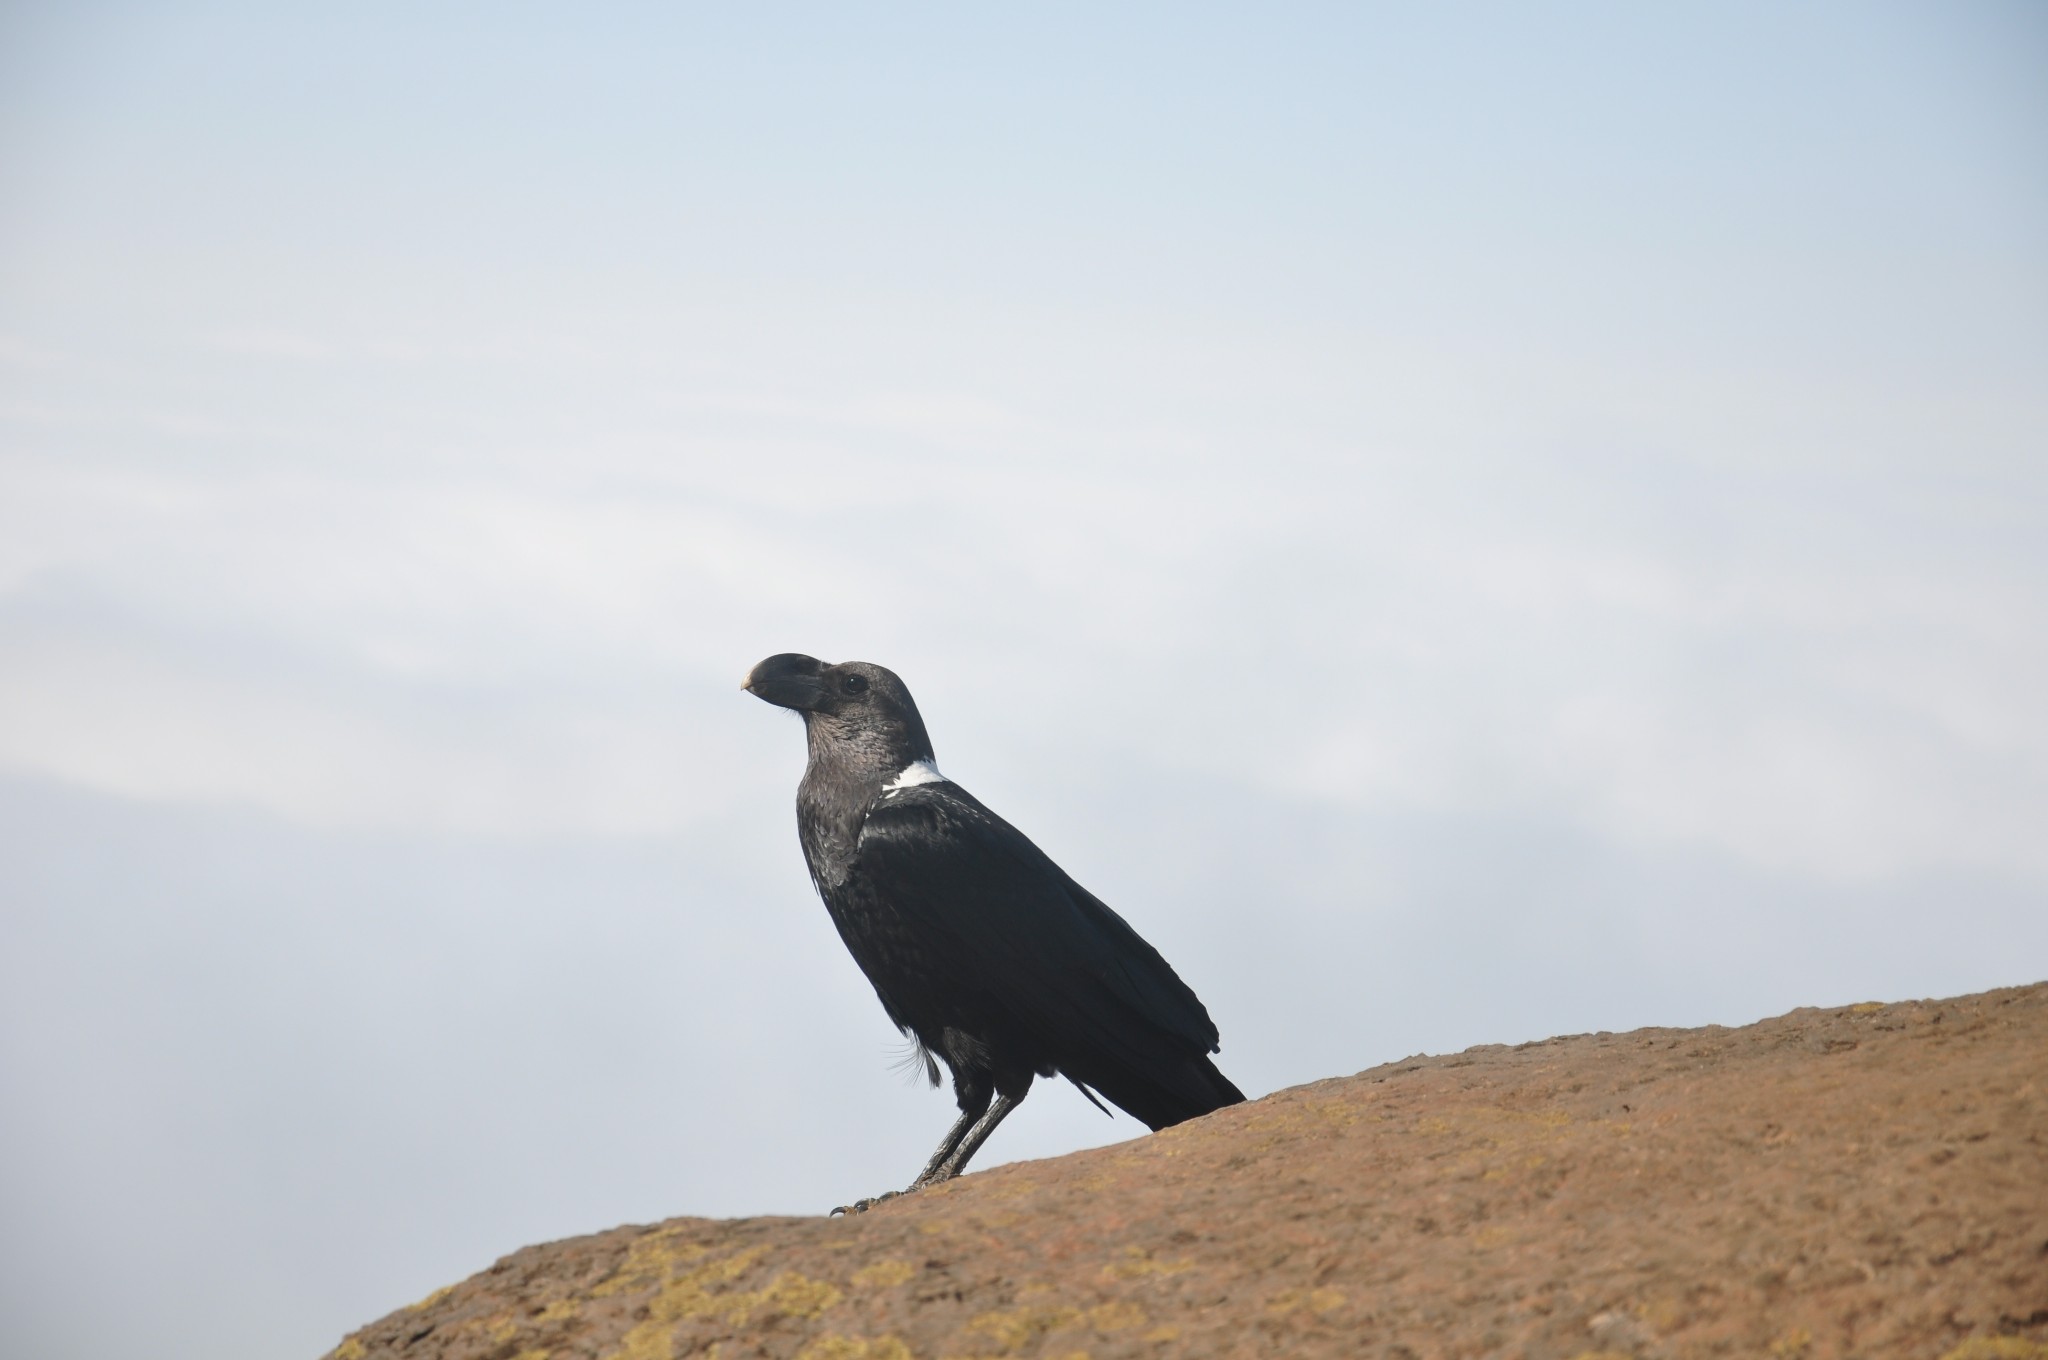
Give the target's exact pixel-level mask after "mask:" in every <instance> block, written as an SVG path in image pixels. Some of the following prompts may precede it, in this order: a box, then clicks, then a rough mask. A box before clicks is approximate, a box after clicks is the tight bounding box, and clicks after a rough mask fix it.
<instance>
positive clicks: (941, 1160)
mask: <svg viewBox="0 0 2048 1360" xmlns="http://www.w3.org/2000/svg"><path fill="white" fill-rule="evenodd" d="M987 1109H988V1104H987V1102H986V1100H984V1101H983V1103H982V1105H981V1106H980V1108H978V1109H967V1110H962V1111H961V1112H960V1117H959V1118H958V1119H956V1120H954V1121H953V1127H952V1128H950V1129H947V1130H946V1136H945V1137H944V1138H941V1139H940V1140H939V1146H938V1150H937V1151H935V1152H933V1153H932V1155H931V1160H929V1161H927V1162H926V1163H925V1164H924V1170H922V1171H920V1172H918V1173H917V1179H916V1180H914V1181H912V1182H911V1183H910V1188H911V1189H913V1190H916V1189H919V1188H921V1187H923V1186H927V1185H930V1184H931V1183H932V1181H933V1179H934V1178H935V1177H937V1178H938V1179H944V1178H943V1177H939V1176H938V1170H939V1168H940V1167H942V1166H944V1165H945V1164H946V1159H947V1158H948V1157H951V1156H952V1155H953V1150H954V1149H955V1148H957V1147H959V1146H960V1140H961V1139H963V1138H965V1137H967V1135H968V1134H969V1133H970V1132H972V1131H973V1129H974V1123H975V1121H976V1120H978V1119H980V1118H981V1117H982V1115H983V1114H984V1113H985V1112H986V1111H987Z"/></svg>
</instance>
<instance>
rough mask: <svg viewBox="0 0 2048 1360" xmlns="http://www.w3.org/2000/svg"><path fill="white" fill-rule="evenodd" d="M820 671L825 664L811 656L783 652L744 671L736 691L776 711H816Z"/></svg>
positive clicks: (821, 688) (820, 691) (822, 691)
mask: <svg viewBox="0 0 2048 1360" xmlns="http://www.w3.org/2000/svg"><path fill="white" fill-rule="evenodd" d="M824 671H825V663H824V662H822V661H820V660H818V658H816V657H814V656H805V655H803V654H802V653H801V652H783V653H780V654H779V655H776V656H771V657H769V658H768V659H767V660H766V661H763V662H762V663H761V664H760V665H758V666H756V667H754V669H752V670H750V671H748V672H747V678H746V679H744V680H742V681H741V682H740V688H741V689H743V690H745V691H746V692H747V693H749V694H751V695H753V696H754V697H755V698H756V699H761V700H764V701H765V702H767V703H771V704H774V705H775V706H776V707H777V708H794V709H796V710H798V711H799V712H802V711H805V710H809V709H813V708H816V707H817V706H818V700H819V699H821V698H823V697H824V694H825V682H824V679H823V675H824Z"/></svg>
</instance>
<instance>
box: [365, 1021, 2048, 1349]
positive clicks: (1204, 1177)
mask: <svg viewBox="0 0 2048 1360" xmlns="http://www.w3.org/2000/svg"><path fill="white" fill-rule="evenodd" d="M330 1354H331V1358H332V1360H373V1358H375V1360H383V1358H384V1357H403V1360H601V1358H602V1357H619V1358H620V1360H666V1358H667V1357H671V1356H689V1355H703V1356H712V1355H715V1356H717V1357H719V1360H738V1358H739V1357H756V1356H772V1357H778V1358H782V1357H797V1358H798V1360H912V1357H916V1358H917V1360H927V1358H929V1357H956V1356H957V1357H967V1356H1042V1357H1076V1356H1085V1357H1090V1358H1091V1360H1112V1358H1113V1357H1125V1356H1143V1357H1154V1356H1158V1357H1168V1356H1274V1355H1286V1356H1370V1357H1383V1358H1384V1360H1422V1358H1423V1357H1436V1356H1482V1355H1511V1356H1527V1357H1533V1358H1537V1360H1541V1358H1543V1357H1557V1360H1595V1357H1597V1358H1598V1360H1623V1358H1625V1357H1642V1358H1643V1360H1685V1358H1686V1357H1692V1356H1708V1355H1729V1356H1736V1355H1739V1356H1751V1357H1760V1358H1762V1360H1829V1358H1830V1357H1837V1356H1840V1357H1878V1356H1901V1357H1908V1356H1910V1357H1924V1358H1925V1360H2048V984H2039V985H2036V986H2032V987H2019V988H2010V989H2007V990H2004V991H1997V992H1987V993H1984V994H1983V995H1980V996H1972V997H1963V998H1959V999H1957V1000H1953V1001H1934V1002H1908V1003H1902V1004H1899V1005H1888V1006H1886V1005H1862V1006H1850V1007H1846V1008H1844V1009H1840V1010H1800V1011H1794V1012H1792V1013H1791V1014H1790V1015H1785V1016H1781V1017H1779V1018H1777V1019H1775V1020H1766V1021H1764V1022H1763V1023H1761V1024H1757V1025H1751V1026H1749V1027H1747V1028H1744V1029H1723V1028H1720V1027H1718V1026H1710V1027H1708V1028H1706V1029H1700V1030H1663V1029H1649V1030H1638V1031H1636V1032H1635V1033H1633V1034H1589V1035H1576V1036H1573V1037H1570V1038H1563V1039H1551V1040H1547V1041H1544V1042H1542V1043H1534V1044H1523V1045H1520V1046H1518V1047H1515V1048H1505V1047H1499V1046H1492V1047H1483V1048H1474V1049H1469V1050H1467V1051H1466V1052H1464V1053H1460V1054H1457V1055H1455V1056H1452V1057H1442V1058H1414V1059H1410V1060H1408V1061H1405V1062H1400V1063H1393V1064H1389V1065H1387V1066H1385V1067H1377V1068H1374V1069H1372V1070H1371V1071H1368V1072H1361V1073H1359V1074H1358V1075H1357V1076H1355V1077H1346V1078H1342V1079H1339V1080H1332V1081H1323V1082H1317V1083H1315V1084H1314V1085H1310V1086H1303V1087H1297V1088H1295V1089H1293V1090H1288V1091H1281V1092H1278V1093H1277V1094H1275V1095H1271V1096H1268V1097H1267V1098H1265V1099H1264V1100H1260V1101H1257V1102H1255V1103H1253V1104H1249V1105H1243V1106H1239V1107H1238V1108H1236V1109H1231V1110H1225V1111H1222V1112H1220V1113H1217V1114H1214V1115H1211V1116H1209V1117H1207V1118H1205V1119H1201V1120H1197V1121H1195V1122H1194V1123H1191V1124H1184V1125H1182V1126H1180V1127H1179V1128H1175V1129H1169V1130H1167V1131H1166V1132H1164V1133H1159V1134H1154V1135H1152V1136H1150V1137H1146V1138H1140V1139H1137V1140H1136V1141H1134V1142H1129V1143H1124V1144H1121V1145H1119V1146H1116V1147H1109V1148H1098V1149H1095V1150H1092V1151H1088V1152H1079V1153H1075V1154H1073V1155H1071V1156H1067V1157H1060V1158H1056V1159H1053V1160H1050V1161H1042V1162H1029V1163H1020V1164H1016V1165H1012V1166H1005V1167H998V1168H996V1169H994V1170H991V1171H986V1172H982V1173H979V1174H976V1175H970V1176H967V1177H964V1178H962V1179H961V1180H958V1181H954V1182H952V1183H950V1184H948V1185H944V1186H940V1187H937V1188H935V1189H932V1190H927V1191H924V1192H922V1193H920V1194H917V1195H913V1196H907V1197H905V1198H903V1199H899V1200H892V1201H889V1202H887V1203H885V1204H883V1205H882V1206H880V1207H879V1208H877V1209H875V1210H873V1211H871V1212H869V1213H867V1214H865V1215H862V1216H860V1217H857V1218H851V1219H827V1218H815V1219H794V1218H780V1219H774V1218H755V1219H736V1220H730V1221H716V1220H708V1219H675V1220H672V1221H670V1222H668V1223H663V1224H660V1225H658V1226H655V1227H652V1228H618V1229H614V1230H613V1231H611V1232H606V1233H599V1234H597V1235H595V1236H591V1237H581V1238H574V1239H571V1240H569V1241H565V1242H556V1243H551V1244H549V1245H546V1246H539V1247H528V1248H526V1249H525V1250H523V1251H519V1252H515V1253H514V1254H512V1255H511V1256H508V1257H506V1258H505V1259H504V1260H502V1261H500V1262H498V1263H497V1264H496V1265H494V1266H492V1267H491V1268H490V1269H489V1270H487V1271H485V1272H483V1273H482V1274H480V1275H476V1276H473V1277H472V1278H470V1279H468V1280H466V1281H464V1282H463V1283H461V1284H458V1285H455V1286H452V1287H451V1288H449V1289H446V1290H442V1291H440V1292H439V1293H436V1294H434V1295H433V1296H431V1297H430V1298H428V1299H426V1300H423V1301H422V1302H420V1303H418V1304H415V1305H413V1306H412V1307H410V1308H405V1309H401V1310H399V1311H398V1312H396V1313H393V1314H392V1315H390V1316H389V1317H387V1318H384V1319H383V1320H382V1321H379V1322H376V1323H372V1324H371V1325H370V1326H368V1327H365V1328H364V1329H363V1330H361V1331H360V1332H357V1333H355V1334H354V1335H353V1336H351V1337H349V1338H348V1339H347V1340H346V1341H344V1342H343V1343H342V1344H341V1346H340V1347H338V1348H337V1349H336V1350H334V1351H333V1352H331V1353H330Z"/></svg>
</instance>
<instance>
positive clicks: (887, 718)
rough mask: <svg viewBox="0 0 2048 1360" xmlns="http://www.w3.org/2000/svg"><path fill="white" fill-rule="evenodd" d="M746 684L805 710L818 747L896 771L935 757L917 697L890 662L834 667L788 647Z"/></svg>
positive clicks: (781, 703)
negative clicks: (825, 745) (831, 749)
mask: <svg viewBox="0 0 2048 1360" xmlns="http://www.w3.org/2000/svg"><path fill="white" fill-rule="evenodd" d="M740 688H741V689H743V690H745V691H747V693H749V694H751V695H753V696H754V697H755V698H757V699H760V700H763V701H765V702H767V703H771V704H774V705H775V706H776V707H777V708H788V709H794V710H795V711H796V712H798V713H801V714H803V715H804V726H805V727H806V728H807V729H809V731H810V734H811V746H812V749H813V751H816V750H817V749H818V747H819V745H820V743H821V742H824V743H827V744H829V745H830V746H832V747H837V748H841V749H842V750H843V751H844V753H845V754H847V755H853V754H855V753H856V752H858V753H859V754H861V755H864V756H867V757H869V758H870V760H871V761H872V763H875V764H876V765H877V768H878V769H879V768H886V769H888V770H891V771H894V770H897V769H901V768H902V767H903V766H904V765H907V764H909V763H910V762H911V761H915V760H930V759H931V758H932V743H931V738H930V737H928V736H926V735H925V730H924V719H923V718H922V717H920V716H918V712H917V703H916V701H915V700H913V699H912V698H911V697H910V690H909V689H908V688H906V687H905V686H904V683H903V682H902V681H901V680H899V679H898V678H897V677H896V672H894V671H892V670H890V669H888V668H887V667H885V666H877V665H874V664H872V663H870V662H866V661H842V662H840V663H839V664H838V665H836V666H832V665H827V664H826V663H824V662H823V661H820V660H818V658H816V657H814V656H805V655H803V654H802V653H800V652H782V653H780V654H778V655H776V656H771V657H769V658H768V659H767V660H766V661H763V662H762V663H761V664H760V665H758V666H756V667H754V669H752V670H751V671H748V672H747V678H746V679H745V680H743V681H741V682H740ZM870 760H863V761H862V762H861V763H863V764H866V763H870Z"/></svg>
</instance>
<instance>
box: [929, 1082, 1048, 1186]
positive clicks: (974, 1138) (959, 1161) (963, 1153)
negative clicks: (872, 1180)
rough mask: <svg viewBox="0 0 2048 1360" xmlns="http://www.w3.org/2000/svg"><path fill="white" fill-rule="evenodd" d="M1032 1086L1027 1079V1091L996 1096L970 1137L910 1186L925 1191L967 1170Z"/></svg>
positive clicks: (976, 1122)
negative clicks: (968, 1164)
mask: <svg viewBox="0 0 2048 1360" xmlns="http://www.w3.org/2000/svg"><path fill="white" fill-rule="evenodd" d="M1030 1089H1031V1083H1030V1079H1029V1078H1026V1080H1025V1084H1024V1090H1023V1091H1019V1092H1017V1094H1015V1095H1011V1094H1010V1093H1009V1092H1008V1091H1004V1092H1002V1093H1001V1094H999V1095H998V1096H997V1097H996V1102H995V1104H993V1105H991V1106H989V1109H988V1113H987V1114H985V1115H983V1116H982V1117H981V1118H980V1119H978V1120H976V1121H975V1124H974V1127H973V1128H971V1129H969V1130H968V1131H967V1136H966V1137H964V1138H962V1139H961V1140H960V1142H959V1144H958V1145H957V1146H956V1147H954V1148H953V1151H952V1155H951V1156H949V1157H947V1158H946V1159H945V1160H944V1161H941V1162H938V1163H937V1164H936V1165H934V1166H928V1167H926V1168H925V1170H924V1174H923V1175H922V1176H919V1177H918V1178H917V1179H916V1180H915V1181H914V1182H912V1183H911V1186H910V1188H911V1189H913V1190H922V1189H924V1187H925V1186H927V1185H937V1184H938V1183H939V1182H940V1181H949V1180H952V1179H953V1178H954V1177H955V1176H957V1175H959V1174H960V1173H961V1172H962V1171H965V1170H966V1169H967V1163H968V1161H969V1159H970V1158H972V1157H973V1156H974V1154H975V1153H977V1152H979V1151H981V1145H982V1144H983V1143H986V1142H987V1141H988V1136H989V1135H990V1134H992V1133H994V1132H995V1131H996V1125H998V1124H1000V1123H1002V1122H1003V1120H1004V1119H1005V1118H1007V1117H1008V1116H1009V1113H1010V1111H1012V1110H1014V1109H1016V1108H1017V1107H1018V1106H1019V1105H1022V1104H1023V1103H1024V1094H1025V1092H1026V1091H1029V1090H1030Z"/></svg>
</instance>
